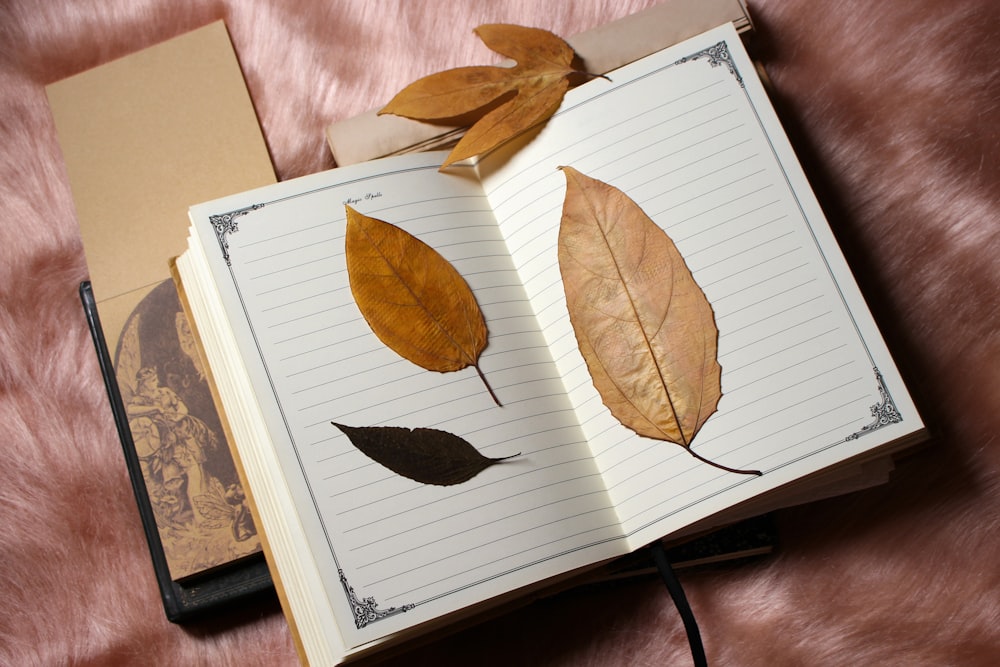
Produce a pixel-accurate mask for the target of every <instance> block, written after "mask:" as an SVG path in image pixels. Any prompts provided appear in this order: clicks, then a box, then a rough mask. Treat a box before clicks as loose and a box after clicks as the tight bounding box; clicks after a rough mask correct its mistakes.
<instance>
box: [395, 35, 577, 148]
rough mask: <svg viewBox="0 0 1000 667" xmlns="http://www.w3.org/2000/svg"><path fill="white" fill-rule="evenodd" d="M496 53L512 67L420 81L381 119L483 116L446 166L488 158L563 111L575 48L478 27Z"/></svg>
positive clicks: (461, 70) (453, 71)
mask: <svg viewBox="0 0 1000 667" xmlns="http://www.w3.org/2000/svg"><path fill="white" fill-rule="evenodd" d="M476 34H477V35H479V37H480V39H482V40H483V42H484V43H485V44H486V46H488V47H490V48H491V49H492V50H494V51H496V52H497V53H500V54H502V55H505V56H507V57H508V58H512V59H514V60H515V62H516V64H515V65H514V66H513V67H492V66H481V67H459V68H456V69H451V70H446V71H444V72H438V73H437V74H432V75H430V76H427V77H424V78H422V79H419V80H417V81H415V82H413V83H411V84H410V85H409V86H407V87H406V88H404V89H403V90H402V91H400V92H399V93H398V94H397V95H396V96H395V97H394V98H393V99H392V100H390V102H389V104H387V105H386V106H385V107H383V108H382V110H381V111H379V114H384V113H390V114H394V115H397V116H405V117H406V118H412V119H415V120H423V121H442V120H446V119H454V118H457V117H462V116H466V115H468V114H477V113H480V114H483V113H484V114H485V115H482V116H481V117H480V118H478V120H476V122H475V123H474V124H473V125H472V127H471V128H469V130H468V132H466V134H465V136H464V137H462V139H461V141H459V142H458V145H456V146H455V148H454V149H453V150H452V152H451V153H450V154H449V155H448V157H447V158H446V159H445V162H444V164H443V165H442V167H447V166H448V165H450V164H452V163H453V162H457V161H459V160H464V159H466V158H469V157H472V156H474V155H479V154H481V153H485V152H487V151H489V150H491V149H493V148H496V147H497V146H499V145H500V144H502V143H504V142H506V141H508V140H510V139H512V138H513V137H515V136H517V135H518V134H520V133H521V132H523V131H525V130H527V129H529V128H531V127H532V126H534V125H535V124H537V123H540V122H542V121H544V120H546V119H547V118H548V117H549V116H551V115H552V114H553V113H554V112H555V110H556V109H557V108H558V107H559V103H560V102H561V101H562V98H563V95H564V94H565V93H566V91H567V90H568V89H569V85H570V84H569V79H570V77H572V76H574V75H578V74H580V75H582V74H583V73H582V72H580V71H578V70H576V69H574V68H573V66H572V62H573V58H574V53H573V49H572V48H571V47H570V46H569V45H568V44H567V43H566V42H564V41H563V40H562V39H560V38H559V37H557V36H555V35H553V34H552V33H551V32H549V31H547V30H541V29H539V28H525V27H522V26H516V25H508V24H489V25H482V26H479V27H478V28H476Z"/></svg>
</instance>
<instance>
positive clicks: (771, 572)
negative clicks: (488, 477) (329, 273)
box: [0, 0, 1000, 666]
mask: <svg viewBox="0 0 1000 667" xmlns="http://www.w3.org/2000/svg"><path fill="white" fill-rule="evenodd" d="M651 2H652V0H615V1H614V2H612V1H611V0H577V1H575V2H572V3H570V2H558V1H556V0H543V1H541V2H540V1H539V0H507V1H505V2H503V3H495V2H491V1H490V0H470V1H468V2H445V1H444V0H435V1H431V2H420V3H418V2H407V1H406V0H394V1H390V0H385V1H379V0H337V1H335V2H332V1H324V0H287V1H286V0H258V1H256V2H237V1H236V0H169V1H168V0H53V1H48V2H41V3H39V2H36V1H35V0H2V2H0V145H2V146H3V150H2V151H0V349H2V354H0V527H2V529H0V596H2V598H3V605H2V607H0V664H5V665H49V664H52V665H55V664H60V665H63V664H73V665H89V664H93V665H98V664H100V665H108V664H122V665H129V664H151V663H152V664H191V665H194V664H206V665H207V664H211V665H229V664H232V665H236V664H239V665H254V664H259V665H280V664H294V663H295V660H296V658H295V654H294V649H293V646H292V643H291V640H290V638H289V635H288V631H287V628H286V626H285V624H284V621H283V619H282V617H281V615H280V613H279V612H278V611H277V610H276V609H275V608H261V609H254V610H251V611H249V612H247V613H245V614H244V615H242V616H241V617H239V618H236V619H231V620H229V621H226V622H220V623H216V624H210V625H208V626H198V627H190V628H181V627H177V626H174V625H171V624H170V623H168V622H167V621H166V620H165V618H164V616H163V612H162V609H161V606H160V601H159V598H158V595H157V592H156V588H155V584H154V580H153V575H152V571H151V568H150V565H149V559H148V554H147V552H146V547H145V543H144V541H143V538H142V535H141V530H140V526H139V522H138V515H137V513H136V510H135V506H134V502H133V499H132V497H131V491H130V489H129V486H128V481H127V476H126V473H125V467H124V465H123V462H122V457H121V452H120V449H119V445H118V441H117V439H116V436H115V432H114V429H113V425H112V421H111V416H110V414H109V411H108V409H107V406H106V403H105V395H104V390H103V387H102V385H101V381H100V376H99V373H98V369H97V364H96V361H95V359H94V353H93V349H92V346H91V342H90V339H89V334H88V332H87V329H86V326H85V322H84V319H83V316H82V313H81V309H80V305H79V301H78V298H77V294H76V286H77V284H78V283H79V282H80V281H81V280H82V279H84V278H86V276H87V270H86V266H85V263H84V259H83V254H82V249H81V245H80V241H79V236H78V231H77V227H76V222H75V219H74V213H73V205H72V199H71V196H70V191H69V186H68V183H67V180H66V176H65V172H64V169H63V166H62V162H61V157H60V154H59V150H58V145H57V141H56V136H55V132H54V128H53V125H52V120H51V116H50V113H49V110H48V106H47V103H46V98H45V94H44V90H43V87H44V85H45V84H46V83H49V82H52V81H55V80H57V79H60V78H63V77H65V76H68V75H71V74H74V73H76V72H79V71H81V70H83V69H86V68H89V67H91V66H94V65H97V64H100V63H102V62H105V61H107V60H109V59H111V58H114V57H117V56H121V55H124V54H127V53H129V52H132V51H135V50H137V49H139V48H142V47H144V46H147V45H150V44H153V43H156V42H158V41H161V40H163V39H166V38H168V37H171V36H174V35H176V34H179V33H181V32H184V31H186V30H188V29H192V28H195V27H198V26H200V25H202V24H204V23H207V22H209V21H210V20H212V19H215V18H220V17H222V18H225V19H226V20H227V23H228V26H229V29H230V33H231V34H232V37H233V41H234V44H235V47H236V51H237V53H238V55H239V57H240V60H241V63H242V66H243V69H244V72H245V74H246V78H247V81H248V85H249V88H250V92H251V95H252V97H253V100H254V103H255V105H256V108H257V111H258V114H259V117H260V120H261V123H262V126H263V129H264V133H265V136H266V138H267V141H268V144H269V147H270V150H271V152H272V156H273V159H274V162H275V165H276V167H277V170H278V173H279V176H280V177H281V178H290V177H294V176H298V175H302V174H306V173H309V172H313V171H317V170H319V169H323V168H327V167H330V166H332V161H331V158H330V157H329V153H328V151H327V148H326V146H325V144H324V139H323V132H322V130H323V127H324V126H325V125H326V124H327V123H329V122H330V121H333V120H336V119H339V118H344V117H347V116H351V115H354V114H356V113H359V112H362V111H365V110H367V109H369V108H372V107H374V106H376V105H377V104H379V103H381V102H383V101H385V100H387V99H388V98H389V97H390V96H391V94H393V93H394V92H395V91H396V90H398V89H399V88H400V87H401V86H402V85H404V84H406V83H408V82H409V81H411V80H413V79H414V78H416V77H417V76H420V75H422V74H426V73H428V72H431V71H434V70H438V69H442V68H443V67H448V66H455V65H460V64H469V63H473V62H484V59H486V58H489V55H488V54H487V52H486V51H485V50H484V49H483V47H481V46H480V45H479V44H478V43H477V42H476V40H475V38H474V37H473V36H472V34H471V28H472V27H473V26H475V25H478V24H480V23H484V22H488V21H508V22H516V23H521V24H527V25H537V26H541V27H546V28H549V29H551V30H554V31H555V32H557V33H560V34H573V33H576V32H578V31H580V30H583V29H586V28H589V27H592V26H594V25H596V24H598V23H601V22H604V21H607V20H611V19H614V18H617V17H619V16H622V15H624V14H626V13H628V12H630V11H634V10H637V9H640V8H643V7H645V6H648V5H649V4H651ZM750 4H751V10H752V12H753V14H754V16H755V19H756V22H757V25H758V33H759V34H758V37H757V41H758V46H759V53H760V54H761V55H762V59H763V61H764V63H765V65H766V66H767V68H768V72H769V74H770V76H771V79H772V81H773V83H774V86H775V96H776V100H777V102H778V105H779V111H780V112H781V113H782V115H783V117H784V119H785V122H786V125H787V127H788V129H789V131H790V133H791V135H792V138H793V142H794V143H795V144H796V146H797V147H798V148H799V150H800V153H801V157H802V159H803V161H804V163H805V165H806V169H807V172H808V173H809V174H810V176H811V178H812V179H813V181H814V183H815V185H816V188H817V190H818V192H819V194H820V198H821V201H822V202H823V204H824V205H825V207H826V209H827V212H828V214H829V217H830V218H831V221H832V223H833V226H834V228H835V231H836V233H837V235H838V237H839V238H840V240H841V242H842V244H843V246H844V248H845V251H846V253H847V255H848V259H849V261H850V262H851V263H852V266H853V267H854V269H855V271H856V273H857V275H858V278H859V280H860V282H861V285H862V288H863V290H864V292H865V294H866V295H867V297H868V298H869V300H870V302H871V305H872V308H873V310H874V311H875V314H876V318H877V320H878V321H879V323H880V325H881V326H882V327H883V330H884V332H885V334H886V336H887V338H888V339H889V343H890V347H891V348H892V349H893V350H894V352H895V353H896V355H897V357H898V359H899V361H900V362H901V365H902V366H903V368H904V373H905V374H906V375H907V377H908V379H909V380H910V382H911V384H912V386H913V388H914V390H915V391H916V393H917V396H918V400H919V402H920V404H921V406H922V408H923V410H924V413H925V417H926V419H927V420H928V421H929V422H930V424H931V426H932V427H933V428H934V429H935V431H936V433H937V437H936V438H935V439H934V441H933V442H932V443H931V444H930V445H929V446H928V447H927V448H925V449H923V450H921V451H919V452H917V453H916V454H914V455H913V456H911V457H909V458H908V459H906V460H905V461H903V462H902V463H901V464H900V466H899V468H898V471H897V474H896V475H895V477H894V479H893V480H892V482H891V483H890V484H888V485H886V486H884V487H880V488H876V489H873V490H870V491H866V492H862V493H858V494H854V495H852V496H849V497H845V498H841V499H836V500H832V501H825V502H821V503H815V504H811V505H807V506H803V507H799V508H795V509H790V510H787V511H784V512H781V513H779V514H778V516H777V520H778V525H779V531H780V539H781V545H780V549H779V551H778V553H777V554H776V555H774V556H772V557H769V558H767V559H764V560H762V561H758V562H756V563H753V564H750V565H740V566H736V565H732V566H726V567H721V568H719V569H715V570H712V571H708V572H701V573H696V574H690V575H686V576H685V577H684V583H685V586H686V589H687V592H688V595H689V597H690V599H691V602H692V605H693V606H694V609H695V612H696V614H697V615H698V619H699V622H700V625H701V629H702V634H703V636H704V639H705V643H706V648H707V651H708V654H709V657H710V660H711V661H712V663H713V664H718V665H775V664H809V665H867V664H878V663H884V664H906V665H988V664H995V663H996V660H997V659H998V656H1000V565H998V562H997V554H998V553H1000V441H998V439H997V433H998V432H1000V138H998V128H1000V108H998V107H1000V68H998V67H997V62H1000V39H998V38H1000V3H997V2H996V1H995V0H952V1H951V2H947V3H942V2H938V1H937V0H913V1H911V2H905V3H903V2H883V3H870V2H867V1H864V0H844V1H843V2H836V3H819V2H809V1H808V0H756V1H754V0H751V3H750ZM689 660H690V658H689V656H688V651H687V645H686V642H685V639H684V635H683V631H682V628H681V625H680V621H679V620H678V618H677V616H676V614H675V612H674V610H673V607H672V605H671V603H670V601H669V598H668V597H667V596H666V594H665V593H664V592H663V590H662V587H661V586H660V585H659V584H657V583H656V582H652V581H643V582H632V583H628V584H624V585H621V586H615V587H606V588H601V589H597V590H585V591H579V592H575V593H572V594H569V595H565V596H562V597H558V598H556V599H552V600H547V601H545V602H542V603H537V604H534V605H531V606H529V607H527V608H524V609H522V610H520V611H518V612H516V613H513V614H510V615H508V616H504V617H502V618H499V619H497V620H494V621H491V622H488V623H485V624H483V625H480V626H477V627H475V628H472V629H470V630H466V631H464V632H462V633H459V634H457V635H455V636H452V637H450V638H447V639H446V640H443V641H441V642H437V643H434V644H430V645H427V646H424V647H420V648H418V649H416V650H414V651H413V652H410V653H408V654H406V655H404V656H401V657H398V658H394V659H393V660H392V661H390V662H392V663H393V664H400V665H403V664H410V665H412V664H436V665H448V664H455V665H458V664H495V665H508V664H545V665H548V664H552V665H595V666H596V665H664V664H680V665H684V664H689Z"/></svg>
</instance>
